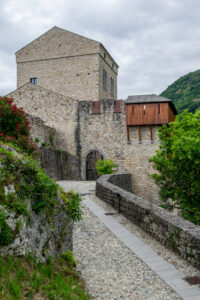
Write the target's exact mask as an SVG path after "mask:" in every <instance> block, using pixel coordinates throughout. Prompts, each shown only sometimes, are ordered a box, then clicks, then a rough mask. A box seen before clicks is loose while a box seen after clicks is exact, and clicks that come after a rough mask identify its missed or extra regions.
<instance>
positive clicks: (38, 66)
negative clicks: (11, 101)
mask: <svg viewBox="0 0 200 300" xmlns="http://www.w3.org/2000/svg"><path fill="white" fill-rule="evenodd" d="M16 61H17V87H18V88H19V87H21V86H23V85H25V84H27V83H29V82H30V79H31V78H37V83H38V85H39V86H41V87H44V88H47V89H49V88H50V89H51V90H52V91H54V92H57V93H59V94H62V95H65V96H67V97H74V98H76V99H79V100H92V101H94V100H100V99H102V98H115V99H117V73H118V65H117V64H116V62H115V61H114V60H113V58H112V57H111V56H110V54H109V53H108V52H107V50H106V49H105V48H104V47H103V45H102V44H101V43H99V42H97V41H94V40H91V39H88V38H85V37H82V36H79V35H77V34H74V33H71V32H69V31H66V30H63V29H60V28H58V27H54V28H52V29H51V30H50V31H48V32H47V33H45V34H44V35H42V36H40V37H39V38H37V39H36V40H35V41H33V42H31V43H30V44H28V45H27V46H25V47H24V48H22V49H21V50H19V51H17V52H16ZM104 71H105V72H106V86H104V85H103V75H104ZM111 79H112V80H113V91H111Z"/></svg>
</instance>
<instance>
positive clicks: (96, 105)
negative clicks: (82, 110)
mask: <svg viewBox="0 0 200 300" xmlns="http://www.w3.org/2000/svg"><path fill="white" fill-rule="evenodd" d="M92 113H93V114H100V113H101V102H100V101H93V102H92Z"/></svg>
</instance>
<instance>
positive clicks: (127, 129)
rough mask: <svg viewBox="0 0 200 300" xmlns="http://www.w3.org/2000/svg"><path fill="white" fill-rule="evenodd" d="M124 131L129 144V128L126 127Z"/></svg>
mask: <svg viewBox="0 0 200 300" xmlns="http://www.w3.org/2000/svg"><path fill="white" fill-rule="evenodd" d="M126 131H127V140H128V142H130V136H129V126H128V125H127V126H126Z"/></svg>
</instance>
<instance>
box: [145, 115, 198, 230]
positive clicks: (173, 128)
mask: <svg viewBox="0 0 200 300" xmlns="http://www.w3.org/2000/svg"><path fill="white" fill-rule="evenodd" d="M159 138H160V140H161V144H160V149H159V150H157V153H156V155H155V156H154V157H153V158H152V159H151V160H150V161H151V162H153V167H154V169H155V170H157V171H158V172H157V173H155V174H153V175H152V176H153V178H154V180H155V182H156V183H157V184H158V185H159V187H160V197H161V199H162V200H163V201H164V202H165V203H168V205H169V203H170V205H171V207H172V208H173V207H178V208H180V210H181V214H182V216H183V217H184V218H186V219H188V220H190V221H191V222H193V223H195V224H198V225H200V201H199V197H200V193H199V187H200V111H197V112H196V113H195V114H192V113H188V112H187V111H184V112H183V113H182V114H181V115H179V116H177V117H176V120H175V122H173V123H170V124H169V125H168V126H166V125H164V126H163V127H162V128H160V129H159ZM169 200H170V201H169Z"/></svg>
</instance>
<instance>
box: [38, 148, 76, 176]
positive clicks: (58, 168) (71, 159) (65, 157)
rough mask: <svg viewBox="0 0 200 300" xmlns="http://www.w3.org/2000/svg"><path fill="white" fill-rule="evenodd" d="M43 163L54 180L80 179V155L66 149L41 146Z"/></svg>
mask: <svg viewBox="0 0 200 300" xmlns="http://www.w3.org/2000/svg"><path fill="white" fill-rule="evenodd" d="M40 152H41V156H40V160H41V165H42V167H43V169H44V170H45V172H46V173H47V175H49V176H50V177H51V178H53V179H54V180H80V174H79V160H78V157H76V156H73V155H71V154H70V153H68V152H66V151H60V150H56V149H53V148H45V147H41V148H40Z"/></svg>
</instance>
